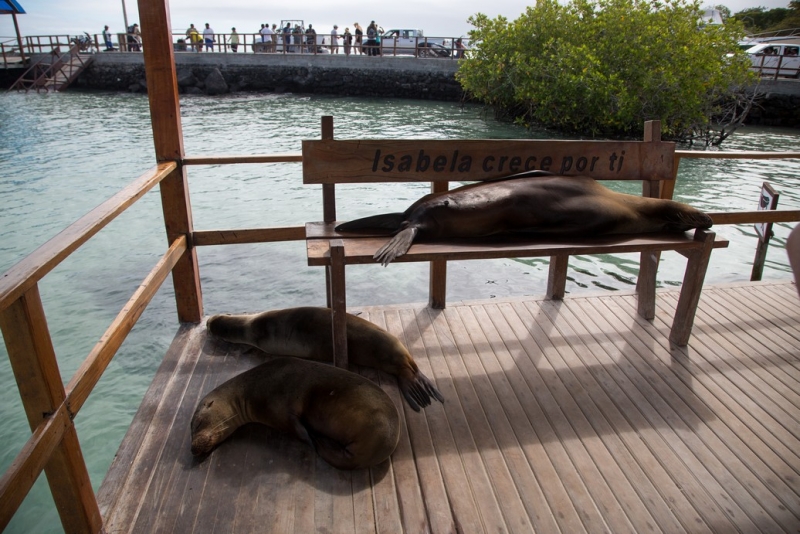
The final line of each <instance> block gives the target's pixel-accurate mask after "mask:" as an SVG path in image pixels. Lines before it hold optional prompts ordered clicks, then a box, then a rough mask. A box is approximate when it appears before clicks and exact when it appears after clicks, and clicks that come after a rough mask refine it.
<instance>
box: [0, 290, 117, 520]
mask: <svg viewBox="0 0 800 534" xmlns="http://www.w3.org/2000/svg"><path fill="white" fill-rule="evenodd" d="M0 329H2V332H3V339H4V340H5V344H6V348H7V349H8V358H9V360H10V361H11V368H12V369H13V371H14V376H15V378H16V380H17V384H18V387H19V392H20V396H21V397H22V404H23V406H24V408H25V414H26V415H27V417H28V423H29V424H30V427H31V430H35V429H36V428H37V427H38V426H39V424H40V423H41V422H42V421H43V420H44V419H45V418H47V417H48V416H49V415H50V414H52V413H53V412H55V411H56V410H57V409H58V408H59V407H60V406H61V405H62V404H63V402H64V399H65V398H66V393H65V391H64V384H63V382H62V381H61V373H60V372H59V370H58V362H57V361H56V355H55V351H54V350H53V343H52V341H51V339H50V332H49V331H48V329H47V319H46V318H45V315H44V309H43V307H42V301H41V298H40V296H39V288H38V286H36V285H34V286H33V287H32V288H31V289H29V290H28V291H27V292H26V293H25V294H24V295H22V296H21V297H20V298H19V299H17V300H16V301H15V302H14V303H13V304H11V305H10V306H9V307H8V308H6V309H5V310H3V311H2V312H0ZM45 474H46V475H47V482H48V484H49V485H50V491H51V493H52V494H53V500H54V501H55V503H56V508H57V509H58V514H59V516H60V517H61V525H62V526H63V527H64V531H65V532H100V530H101V529H102V526H103V524H102V521H103V520H102V517H101V516H100V510H99V508H98V506H97V501H96V499H95V496H94V490H93V489H92V483H91V480H90V479H89V473H88V471H87V470H86V463H85V462H84V460H83V453H82V452H81V448H80V443H79V442H78V435H77V434H76V432H75V426H74V425H73V424H72V423H71V421H70V424H69V426H68V427H67V428H66V429H65V431H64V436H63V438H62V440H61V443H59V444H58V446H57V447H56V449H55V451H54V452H53V455H52V456H51V457H50V460H49V461H48V462H47V464H46V466H45Z"/></svg>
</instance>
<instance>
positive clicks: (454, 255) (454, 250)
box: [306, 221, 728, 266]
mask: <svg viewBox="0 0 800 534" xmlns="http://www.w3.org/2000/svg"><path fill="white" fill-rule="evenodd" d="M341 222H344V221H341ZM337 224H340V222H333V223H325V222H312V223H306V249H307V252H308V265H309V266H323V265H330V248H331V245H330V240H332V239H341V240H342V243H343V246H344V256H345V263H346V264H348V265H360V264H370V263H376V261H375V260H374V259H373V258H372V256H373V255H374V254H375V252H377V251H378V249H379V248H381V247H382V246H383V245H385V244H386V241H387V240H388V239H389V238H388V237H386V236H366V235H363V234H361V235H355V234H344V233H339V232H337V231H336V230H335V227H336V225H337ZM727 246H728V241H727V240H726V239H723V238H721V237H716V238H715V239H714V245H713V248H724V247H727ZM698 248H699V245H698V242H697V241H695V240H694V238H693V237H692V233H691V232H686V233H681V234H675V233H664V234H645V235H620V236H603V237H565V238H553V237H546V238H545V237H541V238H531V237H529V236H508V235H502V236H491V237H484V238H473V239H448V240H447V241H440V242H435V241H431V242H425V243H420V242H415V243H414V244H413V245H411V248H410V249H409V250H408V252H406V253H405V254H403V255H402V256H400V257H398V258H397V259H395V260H394V263H400V262H417V261H434V260H479V259H494V258H530V257H542V256H561V255H567V256H575V255H589V254H621V253H624V252H648V251H651V252H663V251H666V250H674V251H677V252H681V251H688V250H695V249H698Z"/></svg>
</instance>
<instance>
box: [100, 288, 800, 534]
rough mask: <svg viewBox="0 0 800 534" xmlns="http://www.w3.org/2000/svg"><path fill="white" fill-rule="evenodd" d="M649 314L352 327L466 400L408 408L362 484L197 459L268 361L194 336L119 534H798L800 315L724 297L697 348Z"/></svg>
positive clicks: (499, 304) (780, 295)
mask: <svg viewBox="0 0 800 534" xmlns="http://www.w3.org/2000/svg"><path fill="white" fill-rule="evenodd" d="M677 295H678V292H677V291H674V290H663V291H659V293H658V304H659V307H658V310H657V312H656V318H655V320H654V321H653V322H652V323H651V322H647V321H645V320H643V319H641V318H640V317H639V316H638V314H637V313H636V301H635V296H633V295H631V294H620V293H613V294H609V293H604V294H602V295H597V296H572V297H567V298H566V299H565V300H564V301H562V302H557V301H546V300H542V299H535V298H530V297H529V298H519V299H510V300H491V301H481V302H475V303H460V304H455V305H452V306H450V307H449V308H447V309H446V310H433V309H430V308H427V307H424V306H411V305H409V306H391V307H374V308H363V309H352V310H350V311H352V312H354V313H358V312H360V313H361V315H362V317H365V318H367V319H369V320H370V321H373V322H375V323H376V324H378V325H380V326H383V327H385V328H386V329H388V330H389V331H390V332H392V333H393V334H395V335H397V336H398V337H399V338H400V339H401V340H402V341H403V342H404V343H405V344H406V345H407V346H408V347H409V350H410V351H411V353H412V354H413V356H414V358H415V359H416V361H417V362H418V364H419V366H420V368H421V369H422V371H423V372H424V373H425V374H426V375H427V376H429V377H430V378H431V379H433V380H434V381H435V382H436V384H437V386H438V388H439V389H440V391H441V392H442V394H443V395H444V396H445V398H446V402H445V404H438V403H436V404H434V405H432V406H429V407H428V408H426V409H425V410H423V411H422V412H421V413H416V412H414V411H412V410H411V409H409V408H408V407H407V406H406V405H405V404H404V402H403V401H402V399H401V396H400V394H399V392H398V389H397V385H396V383H395V381H394V379H393V378H392V377H389V376H388V375H379V374H378V373H376V372H373V371H371V370H364V369H360V371H361V372H362V373H363V374H365V375H366V376H368V377H370V378H372V379H374V380H376V381H378V382H380V384H381V386H382V387H383V388H384V389H385V390H386V391H387V393H388V394H389V395H390V396H391V398H392V399H393V400H394V401H395V403H396V404H397V406H398V408H399V409H400V413H401V419H402V435H401V440H400V444H399V445H398V448H397V450H396V451H395V453H394V454H393V456H392V458H391V459H390V461H387V462H384V463H383V464H381V465H380V466H378V467H377V468H373V469H371V470H368V471H367V470H363V471H355V472H341V471H337V470H335V469H333V468H331V467H329V466H328V465H327V464H325V463H324V462H323V461H322V460H321V459H320V458H319V457H317V456H316V455H315V454H314V453H313V451H312V450H311V449H310V448H308V447H307V446H306V445H305V444H303V443H300V442H298V441H295V440H293V439H288V438H284V437H282V436H280V435H278V434H277V433H275V432H273V431H272V430H270V429H267V428H265V427H261V426H258V425H249V426H246V427H243V428H241V429H239V430H238V431H237V432H236V433H235V434H234V435H233V436H231V438H229V439H228V441H227V442H225V443H223V444H222V445H221V446H220V447H219V448H218V449H217V450H215V451H214V452H213V453H212V454H211V455H210V456H209V457H208V458H206V459H205V460H204V461H202V462H198V461H196V460H195V459H193V458H192V456H191V454H190V452H189V435H190V430H189V421H190V418H191V415H192V413H193V411H194V409H195V407H196V405H197V403H198V402H199V400H200V399H201V398H202V397H203V396H204V395H205V394H206V393H207V392H209V391H210V390H211V389H213V388H214V387H216V386H217V385H218V384H220V383H221V382H223V381H224V380H227V379H228V378H230V377H232V376H234V375H235V374H238V373H240V372H242V371H244V370H246V369H247V368H250V367H252V366H254V365H256V364H257V363H258V362H260V361H262V357H261V356H259V354H258V353H257V351H255V350H252V349H250V350H244V351H242V350H241V348H240V347H238V346H234V345H231V344H228V343H225V342H221V341H218V340H215V339H210V338H208V337H207V336H206V334H205V328H204V326H203V325H200V326H185V327H183V328H182V330H181V331H180V332H179V334H178V335H177V337H176V339H175V342H174V343H173V346H172V348H171V349H170V351H169V353H168V355H167V356H166V358H165V360H164V363H163V365H162V366H161V369H160V370H159V372H158V374H157V376H156V378H155V380H154V382H153V384H152V386H151V388H150V390H149V391H148V393H147V395H146V396H145V398H144V401H143V404H142V406H141V408H140V410H139V413H138V414H137V416H136V418H135V420H134V422H133V424H132V425H131V427H130V430H129V432H128V435H127V436H126V438H125V440H124V441H123V443H122V446H121V448H120V450H119V453H118V455H117V457H116V460H115V462H114V464H113V465H112V467H111V469H110V471H109V473H108V475H107V478H106V480H105V482H104V483H103V486H102V488H101V490H100V494H99V497H98V498H99V502H100V508H101V511H102V513H103V515H104V518H105V528H106V529H107V531H108V532H162V533H163V532H180V533H189V532H226V533H228V532H252V531H255V530H258V531H263V532H303V533H306V532H377V531H381V532H414V533H417V532H436V533H451V532H469V533H474V532H533V531H536V532H569V533H575V532H582V531H587V532H606V531H611V532H659V531H661V532H681V531H689V532H695V533H697V532H737V531H743V532H756V531H759V532H797V531H798V529H799V528H800V452H798V451H800V299H798V295H797V289H796V286H795V285H794V284H792V283H790V282H762V283H757V284H751V283H746V284H738V285H731V286H724V287H715V286H706V287H705V289H704V291H703V295H702V298H701V301H700V307H699V309H698V312H697V318H696V321H695V327H694V333H693V336H692V339H691V340H690V343H689V346H688V347H686V348H682V349H677V348H671V347H670V346H669V344H668V341H667V333H668V330H669V325H670V324H671V322H672V318H671V313H672V311H673V310H674V309H675V301H676V299H677Z"/></svg>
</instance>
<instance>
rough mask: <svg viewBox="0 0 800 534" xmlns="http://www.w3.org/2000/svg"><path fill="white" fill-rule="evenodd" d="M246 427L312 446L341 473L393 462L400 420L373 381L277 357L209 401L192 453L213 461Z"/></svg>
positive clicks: (195, 422)
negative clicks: (260, 428)
mask: <svg viewBox="0 0 800 534" xmlns="http://www.w3.org/2000/svg"><path fill="white" fill-rule="evenodd" d="M245 423H261V424H264V425H267V426H269V427H271V428H274V429H276V430H279V431H282V432H286V433H289V434H292V435H294V436H296V437H297V438H299V439H300V440H302V441H304V442H306V443H308V444H309V445H311V446H312V447H313V448H314V450H316V451H317V453H318V454H319V455H320V456H322V458H323V459H324V460H325V461H326V462H328V463H329V464H331V465H332V466H334V467H337V468H339V469H361V468H364V467H370V466H373V465H375V464H378V463H380V462H382V461H384V460H385V459H386V458H388V457H389V456H390V455H391V454H392V452H394V449H395V447H397V441H398V439H399V438H400V415H399V414H398V413H397V408H396V407H395V405H394V403H393V402H392V400H391V399H390V398H389V396H388V395H387V394H386V392H384V391H383V390H382V389H381V388H380V387H378V386H377V385H376V384H375V383H373V382H372V381H370V380H368V379H366V378H364V377H362V376H359V375H357V374H355V373H351V372H350V371H345V370H344V369H338V368H336V367H333V366H331V365H326V364H323V363H317V362H309V361H304V360H298V359H296V358H276V359H274V360H271V361H269V362H267V363H262V364H261V365H259V366H257V367H254V368H253V369H250V370H249V371H245V372H244V373H242V374H240V375H238V376H235V377H233V378H232V379H230V380H228V381H227V382H225V383H223V384H222V385H221V386H219V387H218V388H216V389H214V390H213V391H212V392H211V393H209V394H208V395H206V396H205V397H204V398H203V400H202V401H200V404H199V405H198V406H197V409H196V410H195V412H194V415H193V416H192V427H191V428H192V454H193V455H195V456H199V455H204V454H208V453H209V452H211V450H212V449H213V448H214V447H216V446H217V445H218V444H219V443H221V442H222V441H224V440H225V439H226V438H227V437H228V436H230V435H231V434H232V433H233V432H234V431H235V430H236V429H237V428H239V427H240V426H242V425H243V424H245Z"/></svg>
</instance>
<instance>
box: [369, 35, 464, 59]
mask: <svg viewBox="0 0 800 534" xmlns="http://www.w3.org/2000/svg"><path fill="white" fill-rule="evenodd" d="M381 49H382V50H383V54H384V55H389V56H391V55H416V56H420V57H449V56H450V47H449V46H445V44H444V41H443V40H442V39H437V38H435V37H430V38H427V37H425V36H424V35H423V33H422V30H411V29H395V28H393V29H391V30H387V31H385V32H384V33H383V35H381Z"/></svg>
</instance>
